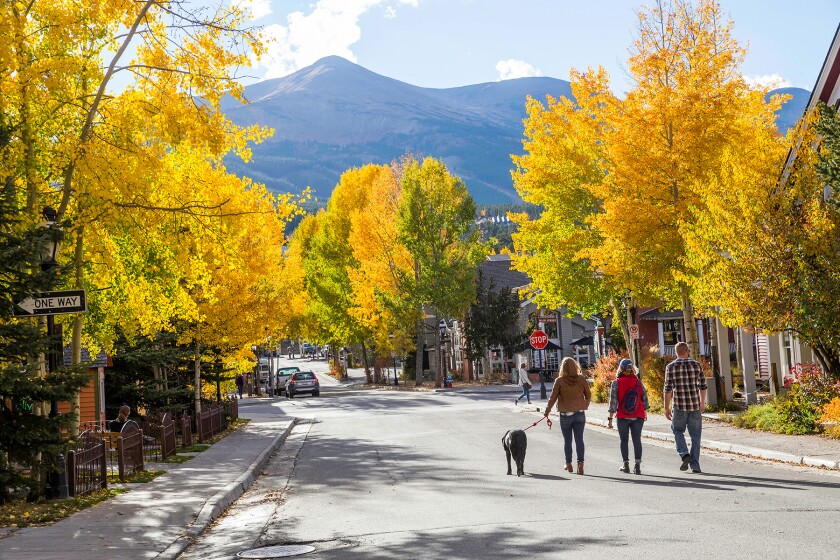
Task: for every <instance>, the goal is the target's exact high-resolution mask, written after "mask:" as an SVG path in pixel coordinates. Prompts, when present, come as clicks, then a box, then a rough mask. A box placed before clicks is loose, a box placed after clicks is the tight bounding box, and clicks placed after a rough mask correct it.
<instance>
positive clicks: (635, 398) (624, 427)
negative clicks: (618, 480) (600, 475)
mask: <svg viewBox="0 0 840 560" xmlns="http://www.w3.org/2000/svg"><path fill="white" fill-rule="evenodd" d="M647 409H648V395H647V391H645V386H644V385H642V380H641V379H639V378H638V377H637V376H636V368H635V367H634V366H633V362H632V361H630V360H629V359H627V358H624V359H623V360H621V361H620V362H619V363H618V372H617V373H616V375H615V381H613V382H612V384H611V385H610V409H609V412H610V417H609V420H608V423H607V427H608V428H610V429H612V427H613V415H615V416H616V417H617V420H616V422H617V427H618V438H619V441H620V444H619V447H620V449H621V461H622V463H623V464H622V466H621V468H620V469H619V470H620V471H621V472H624V473H629V472H630V446H629V443H628V439H629V438H630V436H632V438H633V458H634V459H635V466H634V467H633V472H634V473H636V474H642V427H643V426H644V424H645V419H646V418H647V414H646V413H645V411H646V410H647Z"/></svg>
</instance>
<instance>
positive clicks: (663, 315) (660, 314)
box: [639, 309, 683, 321]
mask: <svg viewBox="0 0 840 560" xmlns="http://www.w3.org/2000/svg"><path fill="white" fill-rule="evenodd" d="M682 318H683V312H682V310H681V309H670V310H665V311H661V310H659V309H651V310H650V311H645V312H644V313H642V314H641V315H639V319H640V320H644V321H669V320H671V319H682Z"/></svg>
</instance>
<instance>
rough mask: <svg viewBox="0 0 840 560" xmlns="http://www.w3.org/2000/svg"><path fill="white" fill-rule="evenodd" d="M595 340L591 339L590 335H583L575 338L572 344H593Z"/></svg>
mask: <svg viewBox="0 0 840 560" xmlns="http://www.w3.org/2000/svg"><path fill="white" fill-rule="evenodd" d="M594 345H595V341H594V340H592V337H591V336H584V337H583V338H579V339H577V340H573V341H572V346H594Z"/></svg>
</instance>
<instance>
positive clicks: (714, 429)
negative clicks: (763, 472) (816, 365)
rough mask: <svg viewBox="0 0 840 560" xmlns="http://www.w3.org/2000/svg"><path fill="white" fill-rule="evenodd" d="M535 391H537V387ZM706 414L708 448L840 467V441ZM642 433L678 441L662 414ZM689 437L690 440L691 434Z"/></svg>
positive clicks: (589, 417)
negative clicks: (748, 425) (746, 426)
mask: <svg viewBox="0 0 840 560" xmlns="http://www.w3.org/2000/svg"><path fill="white" fill-rule="evenodd" d="M549 391H550V389H549ZM511 394H512V393H511ZM531 394H532V395H533V394H534V391H533V390H531ZM514 396H515V395H514ZM512 398H513V397H512ZM531 402H532V404H530V405H529V404H523V403H520V404H519V406H520V407H522V406H524V407H526V409H528V410H534V411H535V412H542V411H544V410H545V405H546V404H547V400H546V401H542V400H540V399H539V391H537V398H536V399H535V398H533V396H532V398H531ZM608 417H609V412H608V406H607V405H606V404H601V403H592V404H590V405H589V410H587V411H586V422H587V424H593V425H596V426H603V427H606V426H607V418H608ZM703 417H704V418H703V420H704V421H703V437H702V447H703V448H704V449H710V450H714V451H724V452H727V453H736V454H738V455H746V456H750V457H758V458H761V459H768V460H771V461H781V462H784V463H792V464H796V465H805V466H809V467H824V468H828V469H838V470H840V440H833V439H828V438H823V437H820V436H814V435H808V436H791V435H784V434H773V433H770V432H759V431H756V430H747V429H744V428H737V427H735V426H733V425H731V424H727V423H725V422H721V421H719V420H717V419H716V415H715V414H704V415H703ZM617 434H618V432H616V435H617ZM642 435H643V436H644V437H648V438H652V439H659V440H665V441H671V442H673V441H674V435H673V433H672V432H671V422H670V420H667V419H666V418H665V416H664V415H662V414H649V415H648V419H647V420H646V421H645V428H644V431H643V432H642ZM686 439H688V434H687V433H686Z"/></svg>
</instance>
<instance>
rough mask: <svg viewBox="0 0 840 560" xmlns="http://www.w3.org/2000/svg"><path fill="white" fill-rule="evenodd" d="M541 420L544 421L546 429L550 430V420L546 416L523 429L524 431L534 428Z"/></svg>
mask: <svg viewBox="0 0 840 560" xmlns="http://www.w3.org/2000/svg"><path fill="white" fill-rule="evenodd" d="M543 420H545V421H546V422H547V423H548V429H549V430H550V429H551V418H549V417H548V416H543V417H542V418H540V419H539V420H537V421H536V422H534V423H533V424H531V425H530V426H528V427H527V428H525V430H530V429H531V428H533V427H534V426H536V425H537V424H539V423H540V422H542V421H543ZM525 430H522V431H523V432H524V431H525Z"/></svg>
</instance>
